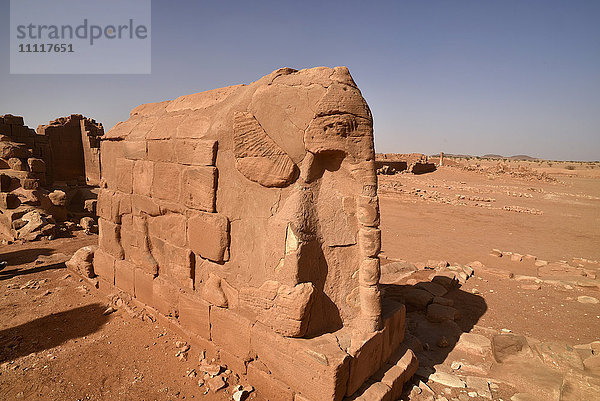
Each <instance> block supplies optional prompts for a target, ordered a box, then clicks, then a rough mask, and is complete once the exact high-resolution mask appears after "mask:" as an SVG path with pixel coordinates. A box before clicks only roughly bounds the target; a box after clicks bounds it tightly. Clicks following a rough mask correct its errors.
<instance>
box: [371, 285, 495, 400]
mask: <svg viewBox="0 0 600 401" xmlns="http://www.w3.org/2000/svg"><path fill="white" fill-rule="evenodd" d="M437 283H440V281H437ZM428 285H431V282H430V281H429V280H422V281H421V282H419V283H417V284H415V285H390V284H388V285H382V289H383V292H384V297H385V299H388V300H392V301H399V302H402V303H404V305H405V306H406V311H407V313H406V335H405V340H404V341H405V343H406V344H407V345H408V346H409V348H411V349H412V350H413V351H414V352H415V354H416V355H417V358H418V359H419V366H420V369H419V371H418V374H417V375H415V376H414V377H413V379H412V380H411V381H409V382H408V383H407V384H406V385H405V392H404V394H403V397H402V400H410V396H409V394H408V393H409V392H410V388H411V387H412V384H413V383H417V382H418V381H419V380H421V381H423V382H425V383H427V382H428V381H429V376H430V375H431V374H432V373H433V372H434V370H433V369H432V368H433V367H434V366H435V365H439V364H442V363H444V361H446V359H447V358H448V355H449V354H450V353H451V352H452V351H453V350H454V349H455V347H456V344H457V343H458V340H459V338H460V337H461V335H462V334H464V333H468V332H470V331H471V330H472V329H473V328H474V326H475V325H476V324H477V322H478V321H479V319H480V318H481V317H482V316H483V314H484V313H485V312H486V311H487V304H486V302H485V299H483V297H481V296H478V295H475V294H472V293H469V292H466V291H463V290H461V289H460V285H459V284H458V282H456V281H451V284H449V285H447V286H446V290H447V293H446V294H444V295H439V294H438V295H437V296H436V295H434V294H431V293H429V294H428V293H427V291H426V290H425V289H424V288H425V287H427V286H428ZM430 289H431V288H430ZM433 303H437V304H438V305H441V303H445V304H446V305H445V306H448V307H449V308H450V309H447V310H448V311H451V310H452V308H453V309H454V310H456V315H455V316H456V318H455V319H454V320H452V319H439V318H438V319H436V316H431V315H429V316H428V314H427V309H428V307H429V305H431V304H433Z"/></svg>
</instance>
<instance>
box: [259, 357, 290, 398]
mask: <svg viewBox="0 0 600 401" xmlns="http://www.w3.org/2000/svg"><path fill="white" fill-rule="evenodd" d="M256 365H257V364H256V363H250V364H249V365H248V375H247V379H248V382H250V383H252V385H253V386H254V387H255V388H256V394H257V396H258V397H260V399H261V400H273V401H275V400H277V401H294V392H293V391H292V390H291V389H290V388H289V386H287V385H286V384H285V383H282V382H281V381H279V380H277V379H275V378H274V377H273V376H272V375H270V374H269V373H267V372H265V371H263V370H261V369H259V368H257V367H256Z"/></svg>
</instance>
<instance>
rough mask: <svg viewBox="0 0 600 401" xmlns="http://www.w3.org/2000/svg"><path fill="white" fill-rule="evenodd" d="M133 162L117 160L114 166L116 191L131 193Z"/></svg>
mask: <svg viewBox="0 0 600 401" xmlns="http://www.w3.org/2000/svg"><path fill="white" fill-rule="evenodd" d="M133 164H134V162H133V160H128V159H123V158H119V159H117V164H116V166H115V174H116V176H117V189H118V190H119V191H121V192H123V193H126V194H130V193H132V192H133Z"/></svg>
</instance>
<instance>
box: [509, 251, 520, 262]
mask: <svg viewBox="0 0 600 401" xmlns="http://www.w3.org/2000/svg"><path fill="white" fill-rule="evenodd" d="M510 260H511V261H513V262H520V261H522V260H523V255H521V254H520V253H513V254H512V255H510Z"/></svg>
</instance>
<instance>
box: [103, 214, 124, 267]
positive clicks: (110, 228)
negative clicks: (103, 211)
mask: <svg viewBox="0 0 600 401" xmlns="http://www.w3.org/2000/svg"><path fill="white" fill-rule="evenodd" d="M98 230H99V235H98V244H99V245H100V248H101V249H102V250H103V251H105V252H107V253H109V254H111V255H112V256H113V257H114V258H116V259H123V256H124V253H123V247H122V246H121V226H120V225H119V224H115V223H111V222H110V221H108V220H105V219H102V218H100V219H98Z"/></svg>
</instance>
